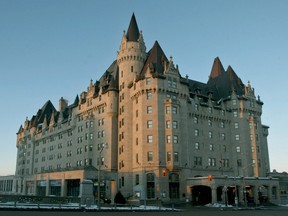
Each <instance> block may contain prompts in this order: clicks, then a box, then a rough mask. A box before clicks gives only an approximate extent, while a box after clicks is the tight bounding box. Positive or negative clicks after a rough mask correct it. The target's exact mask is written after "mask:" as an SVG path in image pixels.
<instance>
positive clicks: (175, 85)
mask: <svg viewBox="0 0 288 216" xmlns="http://www.w3.org/2000/svg"><path fill="white" fill-rule="evenodd" d="M172 88H177V83H176V79H175V78H173V81H172Z"/></svg>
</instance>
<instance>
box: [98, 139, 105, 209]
mask: <svg viewBox="0 0 288 216" xmlns="http://www.w3.org/2000/svg"><path fill="white" fill-rule="evenodd" d="M104 147H105V145H104V144H103V145H102V146H101V148H100V149H99V157H98V185H97V190H98V193H97V201H98V209H100V208H101V207H100V183H101V163H102V160H101V159H102V158H101V153H102V151H103V149H104Z"/></svg>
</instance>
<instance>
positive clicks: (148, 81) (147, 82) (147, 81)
mask: <svg viewBox="0 0 288 216" xmlns="http://www.w3.org/2000/svg"><path fill="white" fill-rule="evenodd" d="M150 84H151V77H146V85H150Z"/></svg>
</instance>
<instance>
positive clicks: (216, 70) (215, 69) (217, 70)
mask: <svg viewBox="0 0 288 216" xmlns="http://www.w3.org/2000/svg"><path fill="white" fill-rule="evenodd" d="M223 73H225V70H224V68H223V65H222V63H221V61H220V59H219V57H216V58H215V59H214V63H213V66H212V69H211V73H210V76H209V78H210V79H211V78H215V77H218V76H219V75H221V74H223Z"/></svg>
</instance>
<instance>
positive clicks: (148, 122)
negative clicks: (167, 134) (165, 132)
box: [147, 120, 152, 128]
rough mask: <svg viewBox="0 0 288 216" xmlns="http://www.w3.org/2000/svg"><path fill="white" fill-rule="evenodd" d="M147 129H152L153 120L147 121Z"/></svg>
mask: <svg viewBox="0 0 288 216" xmlns="http://www.w3.org/2000/svg"><path fill="white" fill-rule="evenodd" d="M147 128H152V120H148V121H147Z"/></svg>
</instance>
